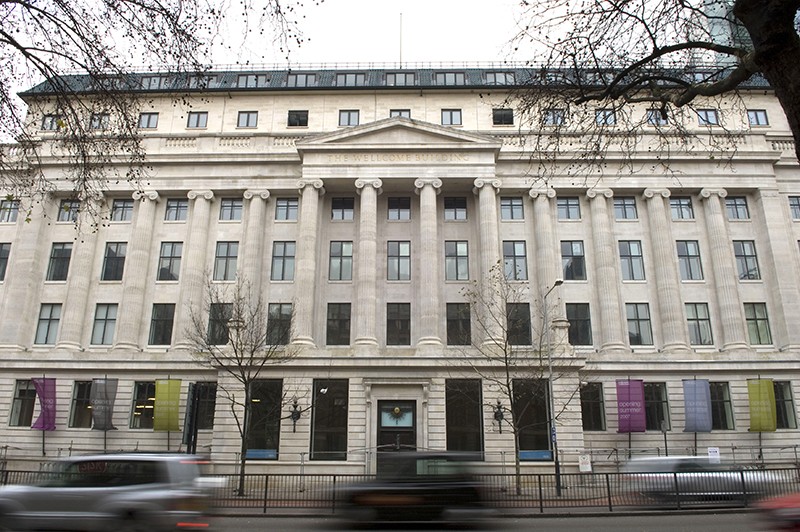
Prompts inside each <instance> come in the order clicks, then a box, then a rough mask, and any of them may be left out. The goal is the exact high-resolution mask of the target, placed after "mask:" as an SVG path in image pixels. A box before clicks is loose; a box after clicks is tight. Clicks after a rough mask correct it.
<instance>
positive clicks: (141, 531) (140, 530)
mask: <svg viewBox="0 0 800 532" xmlns="http://www.w3.org/2000/svg"><path fill="white" fill-rule="evenodd" d="M115 528H116V530H117V532H150V528H151V527H150V526H148V524H147V522H146V521H145V520H144V519H141V518H140V517H139V516H137V515H136V514H127V515H124V516H123V517H121V518H120V520H119V522H118V523H117V526H116V527H115Z"/></svg>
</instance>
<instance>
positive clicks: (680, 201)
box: [669, 197, 694, 220]
mask: <svg viewBox="0 0 800 532" xmlns="http://www.w3.org/2000/svg"><path fill="white" fill-rule="evenodd" d="M669 208H670V212H671V213H672V219H673V220H694V207H693V206H692V198H682V197H675V198H670V199H669Z"/></svg>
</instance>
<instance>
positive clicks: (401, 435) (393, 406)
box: [378, 401, 417, 451]
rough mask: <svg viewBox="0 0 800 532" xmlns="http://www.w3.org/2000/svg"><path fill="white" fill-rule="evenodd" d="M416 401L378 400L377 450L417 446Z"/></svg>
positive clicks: (407, 448)
mask: <svg viewBox="0 0 800 532" xmlns="http://www.w3.org/2000/svg"><path fill="white" fill-rule="evenodd" d="M416 411H417V404H416V401H378V451H414V450H416V448H417V415H416Z"/></svg>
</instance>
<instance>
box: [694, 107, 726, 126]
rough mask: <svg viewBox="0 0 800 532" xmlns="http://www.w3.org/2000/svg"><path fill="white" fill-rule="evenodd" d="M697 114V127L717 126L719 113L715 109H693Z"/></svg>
mask: <svg viewBox="0 0 800 532" xmlns="http://www.w3.org/2000/svg"><path fill="white" fill-rule="evenodd" d="M695 112H696V113H697V125H699V126H708V127H711V126H719V125H720V122H719V112H718V110H717V109H695Z"/></svg>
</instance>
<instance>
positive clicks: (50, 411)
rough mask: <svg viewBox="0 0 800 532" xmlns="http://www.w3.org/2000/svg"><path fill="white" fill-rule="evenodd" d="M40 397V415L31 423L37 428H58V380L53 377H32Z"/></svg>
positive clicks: (32, 426)
mask: <svg viewBox="0 0 800 532" xmlns="http://www.w3.org/2000/svg"><path fill="white" fill-rule="evenodd" d="M31 382H32V383H33V387H34V388H35V389H36V395H37V396H38V397H39V406H40V407H41V408H40V409H39V417H38V418H37V419H36V422H35V423H34V424H33V425H31V428H32V429H37V430H56V380H55V379H51V378H44V377H42V378H38V379H31Z"/></svg>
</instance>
